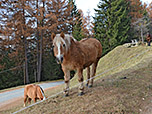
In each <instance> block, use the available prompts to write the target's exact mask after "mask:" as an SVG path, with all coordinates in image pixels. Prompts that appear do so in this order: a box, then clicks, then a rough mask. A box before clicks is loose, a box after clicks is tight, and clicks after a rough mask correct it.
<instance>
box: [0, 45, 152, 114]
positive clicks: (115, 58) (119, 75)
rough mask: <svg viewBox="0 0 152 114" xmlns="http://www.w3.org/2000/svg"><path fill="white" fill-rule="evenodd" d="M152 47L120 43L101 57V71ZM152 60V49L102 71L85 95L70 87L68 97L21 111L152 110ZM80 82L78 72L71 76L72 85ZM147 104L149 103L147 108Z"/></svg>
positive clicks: (121, 113)
mask: <svg viewBox="0 0 152 114" xmlns="http://www.w3.org/2000/svg"><path fill="white" fill-rule="evenodd" d="M150 48H151V47H142V46H139V47H134V48H125V47H123V46H119V47H117V48H115V49H114V50H113V51H111V52H110V53H108V54H107V55H106V56H104V57H103V58H101V60H100V62H99V65H98V69H97V74H100V73H102V72H104V71H106V70H107V69H110V68H112V67H114V66H116V65H118V64H120V63H122V62H124V61H127V60H130V59H131V58H132V57H134V56H136V55H137V54H139V53H141V52H143V51H146V50H147V49H150ZM151 62H152V50H150V51H148V52H146V53H145V54H143V55H141V56H139V57H137V58H134V59H132V60H131V61H128V62H127V63H125V64H123V65H121V66H119V67H117V68H115V69H113V70H111V71H109V72H107V73H105V74H103V75H101V76H100V78H99V77H98V78H96V79H99V80H97V81H96V82H95V85H94V87H93V88H91V89H88V88H85V95H83V96H81V97H78V96H77V89H76V88H74V89H72V90H71V91H70V96H69V97H66V98H64V97H63V95H62V94H61V95H58V96H57V97H54V98H50V99H48V100H47V101H45V102H43V103H40V104H38V105H35V106H33V107H31V108H28V109H27V110H24V111H23V112H21V114H23V113H25V114H29V113H30V114H39V113H44V114H57V113H58V114H68V113H75V114H78V113H81V114H86V113H88V114H92V113H95V114H136V113H137V114H138V113H141V112H146V111H147V110H149V111H150V106H149V105H150V103H149V102H150V100H149V98H151V95H150V92H151V90H152V84H151V80H152V77H151V74H152V68H151V67H152V65H151V64H150V63H151ZM84 74H85V71H84ZM85 79H86V78H85ZM77 82H78V81H77V76H75V77H74V78H73V79H72V80H71V86H74V85H75V84H77ZM62 89H63V85H62V86H60V87H58V88H56V89H53V90H51V91H47V92H46V94H47V96H50V95H51V94H54V93H56V92H59V91H61V90H62ZM143 104H144V105H145V106H146V105H147V106H146V108H145V106H144V105H143ZM21 107H22V106H18V107H14V108H12V109H10V110H5V111H1V112H0V113H10V112H14V111H16V110H19V109H20V108H21ZM143 114H144V113H143Z"/></svg>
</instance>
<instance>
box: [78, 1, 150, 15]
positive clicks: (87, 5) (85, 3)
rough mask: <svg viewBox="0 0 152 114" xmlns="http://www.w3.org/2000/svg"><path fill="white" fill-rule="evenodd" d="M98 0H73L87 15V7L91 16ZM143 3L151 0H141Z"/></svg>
mask: <svg viewBox="0 0 152 114" xmlns="http://www.w3.org/2000/svg"><path fill="white" fill-rule="evenodd" d="M99 1H100V0H75V2H76V5H77V8H78V9H81V10H82V11H83V13H84V15H87V11H88V9H89V10H90V13H91V15H92V16H94V13H95V12H94V9H96V8H97V4H98V3H99ZM141 1H142V2H143V3H144V2H146V3H150V2H151V1H152V0H141Z"/></svg>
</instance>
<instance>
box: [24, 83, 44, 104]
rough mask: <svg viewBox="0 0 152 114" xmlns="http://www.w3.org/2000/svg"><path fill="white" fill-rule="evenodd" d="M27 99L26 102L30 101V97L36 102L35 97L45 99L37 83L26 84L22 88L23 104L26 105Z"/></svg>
mask: <svg viewBox="0 0 152 114" xmlns="http://www.w3.org/2000/svg"><path fill="white" fill-rule="evenodd" d="M27 99H28V103H31V100H32V99H33V101H34V102H36V100H37V99H39V100H45V99H46V97H45V95H44V91H43V89H42V88H41V87H40V86H39V85H35V84H30V85H26V86H25V88H24V106H26V101H27Z"/></svg>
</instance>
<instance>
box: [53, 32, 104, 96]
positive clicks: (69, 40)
mask: <svg viewBox="0 0 152 114" xmlns="http://www.w3.org/2000/svg"><path fill="white" fill-rule="evenodd" d="M51 38H52V41H53V45H52V46H53V52H54V56H55V57H56V61H57V63H58V64H61V66H62V70H63V72H64V81H65V89H64V94H65V96H68V95H69V81H70V71H71V70H76V71H77V74H78V81H79V83H80V86H79V94H78V95H79V96H81V95H83V94H84V85H83V69H85V68H87V78H88V80H87V84H86V85H87V86H89V87H92V85H93V77H94V76H95V73H96V68H97V64H98V61H99V59H100V58H101V55H102V46H101V43H100V42H99V41H98V40H97V39H95V38H85V39H82V40H81V41H76V40H75V39H74V38H73V37H72V35H69V34H64V33H63V32H62V33H61V34H54V33H52V35H51ZM90 65H92V73H91V75H90ZM90 77H91V78H90ZM89 79H90V80H89Z"/></svg>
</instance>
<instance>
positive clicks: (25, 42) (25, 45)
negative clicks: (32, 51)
mask: <svg viewBox="0 0 152 114" xmlns="http://www.w3.org/2000/svg"><path fill="white" fill-rule="evenodd" d="M24 49H25V51H24V53H25V67H24V68H25V77H26V81H25V83H26V84H28V83H29V75H28V60H27V40H26V38H24Z"/></svg>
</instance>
